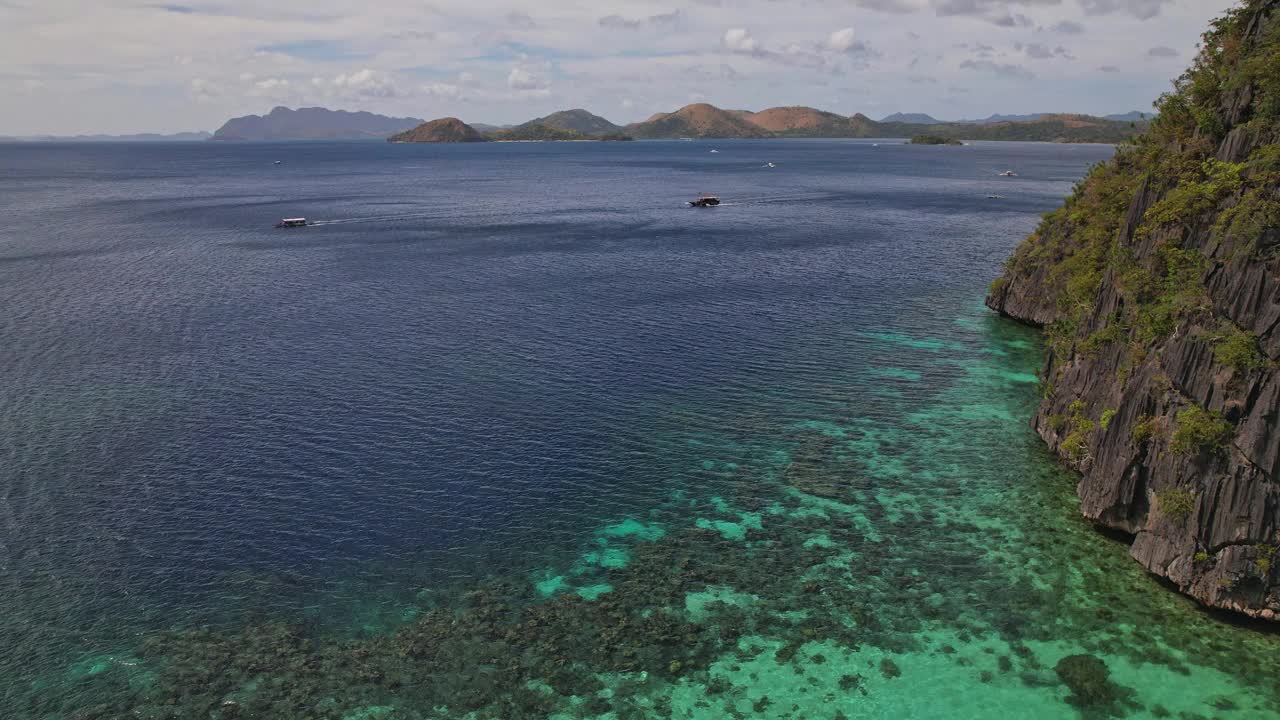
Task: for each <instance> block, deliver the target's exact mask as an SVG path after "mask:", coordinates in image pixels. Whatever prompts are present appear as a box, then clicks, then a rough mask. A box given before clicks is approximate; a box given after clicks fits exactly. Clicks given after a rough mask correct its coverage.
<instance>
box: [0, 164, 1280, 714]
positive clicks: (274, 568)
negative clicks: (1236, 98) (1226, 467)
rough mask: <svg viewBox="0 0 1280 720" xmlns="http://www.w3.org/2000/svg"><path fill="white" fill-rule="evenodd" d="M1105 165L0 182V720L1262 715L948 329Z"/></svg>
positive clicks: (269, 172)
mask: <svg viewBox="0 0 1280 720" xmlns="http://www.w3.org/2000/svg"><path fill="white" fill-rule="evenodd" d="M713 148H714V149H718V150H719V151H720V152H718V153H714V154H712V153H710V152H709V151H710V150H711V149H713ZM1110 152H1111V151H1110V149H1109V148H1105V147H1093V146H1059V145H1041V144H1014V143H1008V144H977V145H974V146H970V147H956V148H951V147H912V146H905V145H901V144H897V143H888V142H881V143H880V144H879V145H877V144H875V143H874V142H872V141H866V142H862V141H858V142H850V141H812V142H810V141H759V142H754V141H739V142H731V141H726V142H720V143H709V142H695V143H682V142H652V143H627V144H583V143H569V144H547V145H528V144H515V145H513V144H503V145H488V146H467V147H460V146H438V147H433V146H410V145H384V144H379V143H363V144H361V143H348V144H281V145H235V144H214V143H203V144H191V145H145V146H144V145H133V146H117V145H88V146H86V145H7V146H0V216H2V217H4V218H5V223H4V225H3V226H0V308H3V312H0V337H2V338H3V343H2V344H0V372H2V373H3V378H4V382H3V383H0V604H2V605H0V607H2V609H3V612H0V647H3V648H5V650H4V651H3V653H2V654H0V703H3V706H4V707H5V708H6V710H5V713H4V714H5V716H6V717H16V718H78V719H82V720H88V719H89V718H115V717H142V718H188V717H190V718H202V719H203V718H244V717H256V718H289V717H298V718H303V717H316V718H336V719H342V720H375V719H381V718H387V719H392V718H406V719H408V718H463V717H470V718H516V717H528V718H540V717H556V718H610V719H619V720H621V719H624V718H668V717H669V718H706V719H710V718H748V717H751V718H779V719H781V718H790V719H793V720H800V719H801V718H809V719H815V718H821V719H832V720H834V719H836V718H946V719H952V718H954V719H963V718H975V719H976V718H992V717H1008V718H1029V717H1037V718H1076V717H1085V718H1102V717H1135V718H1146V717H1152V718H1155V717H1181V718H1188V719H1190V718H1209V717H1214V718H1240V719H1241V720H1251V719H1255V718H1268V717H1280V708H1278V707H1277V697H1278V696H1280V686H1278V685H1277V682H1278V680H1277V678H1278V673H1277V669H1278V668H1277V657H1280V653H1278V651H1280V638H1278V637H1277V636H1276V635H1275V634H1273V633H1269V632H1266V631H1264V630H1263V629H1261V628H1258V627H1246V626H1241V625H1235V624H1232V623H1230V622H1227V621H1226V619H1224V618H1222V617H1217V616H1211V615H1208V614H1206V613H1204V612H1202V611H1201V610H1199V609H1198V608H1197V607H1196V606H1195V605H1194V604H1193V603H1192V602H1190V601H1188V600H1186V599H1184V598H1181V597H1180V596H1178V595H1176V594H1174V593H1172V592H1170V591H1169V590H1168V589H1166V588H1164V587H1162V586H1161V585H1159V584H1158V583H1157V582H1155V581H1154V580H1152V579H1150V578H1149V577H1147V576H1146V575H1145V574H1144V573H1143V572H1142V571H1141V569H1140V568H1139V567H1138V566H1137V565H1136V564H1134V563H1133V562H1132V561H1131V560H1130V559H1129V558H1128V557H1127V555H1126V548H1125V547H1124V545H1123V543H1122V542H1121V541H1118V540H1113V539H1107V538H1104V537H1102V536H1101V535H1099V534H1097V533H1095V532H1094V531H1092V530H1091V529H1090V528H1089V527H1088V526H1087V525H1086V524H1084V523H1083V522H1082V521H1080V520H1078V519H1077V513H1076V509H1075V501H1074V496H1073V492H1072V490H1073V485H1074V479H1073V478H1072V476H1071V475H1070V474H1069V473H1068V472H1066V471H1064V470H1062V469H1060V468H1059V467H1058V466H1057V464H1056V463H1055V462H1054V460H1053V459H1052V458H1051V457H1050V456H1049V455H1048V453H1047V452H1046V451H1045V450H1044V449H1043V447H1042V446H1041V444H1040V442H1039V441H1038V440H1037V439H1036V438H1035V437H1034V435H1033V434H1032V433H1031V431H1030V430H1029V428H1028V426H1027V418H1028V417H1029V415H1030V413H1031V412H1032V409H1033V408H1034V406H1035V404H1036V402H1037V397H1038V387H1037V383H1036V377H1035V372H1036V369H1037V368H1038V366H1039V363H1040V357H1041V349H1040V344H1039V343H1040V340H1039V337H1038V335H1037V334H1036V333H1035V332H1033V331H1031V330H1028V329H1025V328H1022V327H1018V326H1015V325H1013V324H1011V323H1009V322H1007V321H1002V320H1000V319H998V318H996V317H994V316H992V315H991V314H989V313H988V312H987V311H985V310H984V309H983V308H982V306H981V299H982V296H983V293H984V290H985V287H986V284H987V282H988V281H989V280H990V279H991V278H993V277H994V276H995V275H996V274H997V271H998V268H999V265H1000V262H1001V261H1002V260H1003V258H1004V257H1006V256H1007V255H1008V254H1009V252H1010V251H1011V250H1012V248H1013V247H1014V245H1015V244H1016V243H1017V242H1018V241H1019V240H1020V239H1021V238H1022V237H1024V236H1025V235H1026V234H1027V233H1028V232H1029V231H1031V230H1032V229H1033V228H1034V227H1035V225H1036V222H1037V219H1038V214H1039V213H1042V212H1045V211H1047V210H1050V209H1052V208H1053V207H1055V206H1056V205H1057V204H1058V203H1059V202H1060V201H1061V198H1062V197H1063V196H1064V195H1065V194H1066V193H1067V192H1068V191H1069V190H1070V187H1071V184H1072V182H1074V181H1075V180H1076V179H1078V178H1079V177H1080V176H1081V175H1082V174H1083V173H1084V172H1085V170H1086V169H1087V167H1088V166H1089V165H1091V164H1092V163H1094V162H1097V161H1099V160H1102V159H1104V158H1106V157H1107V156H1109V154H1110ZM276 160H281V161H283V162H282V164H280V165H274V164H273V162H274V161H276ZM769 162H773V163H774V164H775V165H776V167H774V168H767V167H764V166H765V164H766V163H769ZM1008 168H1014V169H1016V170H1017V171H1018V172H1019V177H1017V178H1000V177H997V173H998V172H1000V171H1001V170H1004V169H1008ZM701 192H717V193H719V194H721V196H722V197H723V199H724V203H725V204H724V205H723V206H722V207H719V208H715V209H708V210H693V209H689V208H686V207H684V202H685V201H686V200H687V199H690V198H691V197H693V196H696V195H697V194H698V193H701ZM990 195H999V196H1000V197H997V198H990V197H988V196H990ZM285 216H306V217H308V218H310V219H311V220H313V221H321V222H320V224H318V225H316V226H313V227H309V228H304V229H297V230H273V229H272V228H271V225H272V224H273V223H274V222H275V221H276V220H278V219H279V218H281V217H285ZM1064 658H1069V659H1067V660H1064Z"/></svg>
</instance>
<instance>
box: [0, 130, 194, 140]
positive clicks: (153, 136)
mask: <svg viewBox="0 0 1280 720" xmlns="http://www.w3.org/2000/svg"><path fill="white" fill-rule="evenodd" d="M211 137H213V135H212V134H210V133H207V132H184V133H173V134H171V135H162V134H159V133H140V134H137V135H32V136H28V137H0V141H5V142H199V141H202V140H208V139H209V138H211Z"/></svg>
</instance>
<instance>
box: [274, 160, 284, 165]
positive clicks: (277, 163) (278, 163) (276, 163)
mask: <svg viewBox="0 0 1280 720" xmlns="http://www.w3.org/2000/svg"><path fill="white" fill-rule="evenodd" d="M283 162H284V161H283V160H277V161H275V162H273V163H271V164H272V165H280V164H281V163H283Z"/></svg>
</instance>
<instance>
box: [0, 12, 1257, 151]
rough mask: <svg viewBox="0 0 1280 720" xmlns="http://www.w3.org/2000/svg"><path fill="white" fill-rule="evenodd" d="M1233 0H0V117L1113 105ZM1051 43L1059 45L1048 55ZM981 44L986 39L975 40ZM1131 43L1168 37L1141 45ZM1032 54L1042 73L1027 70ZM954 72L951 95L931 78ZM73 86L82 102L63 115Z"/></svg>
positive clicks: (1149, 86)
mask: <svg viewBox="0 0 1280 720" xmlns="http://www.w3.org/2000/svg"><path fill="white" fill-rule="evenodd" d="M1235 2H1236V0H1180V1H1174V0H807V2H804V3H786V2H781V1H780V0H696V1H695V2H675V1H674V0H626V2H622V0H605V2H603V3H596V4H594V5H591V6H589V8H588V9H587V10H586V11H583V7H585V6H582V5H581V4H580V3H577V2H576V0H574V1H572V2H571V0H544V2H543V3H540V4H538V5H537V6H536V9H535V6H531V5H529V3H528V2H527V0H484V1H483V2H474V0H471V1H464V0H432V1H431V2H429V3H424V2H422V0H381V2H379V4H378V12H376V13H371V12H368V10H367V8H365V7H361V6H353V5H351V3H349V2H347V1H346V0H272V2H270V3H263V2H261V0H211V2H209V3H184V5H189V6H190V7H189V8H187V9H186V10H189V11H184V12H175V11H170V10H165V9H164V8H163V7H162V6H161V5H159V4H155V3H147V2H145V1H144V0H99V1H98V2H94V3H74V2H71V0H49V1H48V2H28V1H23V2H17V3H13V2H10V3H7V4H6V3H4V1H3V0H0V16H3V20H2V21H0V93H8V94H10V95H12V96H15V97H17V96H19V95H21V96H22V97H23V102H15V103H10V104H9V105H8V106H6V107H5V112H4V113H0V134H5V135H8V134H27V133H44V132H56V133H59V134H72V133H77V132H143V131H169V130H190V129H201V128H204V129H213V128H216V127H217V126H218V125H220V124H221V123H222V122H223V121H224V120H225V119H226V118H227V117H231V116H237V115H245V114H249V113H262V112H265V111H267V110H269V109H270V107H271V105H272V104H288V105H303V104H305V105H326V106H329V107H335V108H339V107H340V108H343V109H348V110H359V109H366V110H370V111H374V112H380V113H384V114H391V115H400V116H406V115H410V116H414V117H427V116H434V115H445V114H455V115H465V116H466V117H467V118H468V119H474V120H476V121H480V122H496V123H506V122H517V121H522V120H527V119H528V118H529V117H533V116H535V115H539V114H546V113H547V112H550V111H554V110H558V109H562V107H561V106H563V107H586V108H588V109H598V110H608V109H612V111H613V112H616V113H622V114H625V115H626V116H627V117H618V118H611V119H613V120H615V121H625V120H636V119H641V118H643V117H646V116H648V115H649V114H652V113H653V112H656V111H659V110H671V109H674V108H675V107H678V106H679V105H680V104H683V103H684V102H687V101H688V99H689V98H695V97H696V98H704V99H706V100H707V101H709V102H713V103H716V104H717V105H721V106H725V107H751V108H760V107H764V106H767V105H770V104H809V105H815V106H818V107H824V108H829V109H832V110H835V111H839V112H844V113H847V114H852V113H853V112H857V111H859V110H862V109H866V108H871V107H873V103H875V102H881V103H885V105H886V109H887V110H890V111H895V110H903V111H908V112H929V113H930V114H934V115H935V116H939V117H973V116H985V115H988V114H991V113H992V112H1002V113H1015V112H1018V113H1025V112H1043V111H1045V110H1046V109H1055V110H1074V111H1081V112H1100V113H1101V112H1115V111H1122V110H1127V109H1129V108H1130V107H1132V106H1134V105H1135V103H1137V104H1141V103H1144V102H1145V101H1146V100H1148V99H1153V98H1154V97H1155V96H1157V95H1158V94H1159V93H1160V92H1161V91H1162V90H1163V89H1164V88H1167V87H1168V83H1169V79H1170V77H1171V76H1172V75H1174V74H1176V73H1177V70H1178V68H1179V67H1180V66H1182V65H1183V64H1185V63H1186V62H1187V60H1188V58H1190V57H1192V56H1193V55H1194V53H1195V43H1196V41H1197V39H1198V37H1199V35H1200V33H1202V32H1203V31H1204V29H1205V27H1206V26H1207V24H1208V21H1209V20H1210V19H1211V18H1212V17H1214V16H1216V15H1218V14H1220V13H1221V12H1222V11H1223V10H1225V9H1227V8H1228V7H1229V6H1232V5H1234V4H1235ZM1102 15H1105V20H1101V19H1094V18H1095V16H1102ZM602 18H612V19H609V20H606V21H604V22H603V23H602ZM726 18H730V19H728V20H726ZM1086 26H1087V27H1086ZM726 28H728V29H727V30H726ZM855 29H856V32H855V31H854V30H855ZM1134 38H1140V39H1141V41H1142V43H1143V44H1142V45H1141V46H1139V47H1137V48H1135V47H1134ZM1068 39H1069V41H1070V42H1069V45H1070V47H1069V53H1070V55H1072V56H1075V57H1076V58H1077V60H1076V61H1075V62H1061V61H1060V60H1061V59H1062V58H1063V57H1064V53H1065V52H1066V50H1060V49H1059V42H1061V41H1065V40H1068ZM962 43H963V44H966V45H967V46H968V48H967V49H962V48H959V47H958V46H959V45H960V44H962ZM979 43H982V44H985V45H987V46H989V47H990V48H991V49H990V50H988V51H984V54H975V52H974V51H973V50H972V48H974V47H975V46H976V45H977V44H979ZM1017 43H1022V48H1021V49H1018V48H1017V46H1016V45H1017ZM1063 44H1064V45H1065V44H1067V43H1065V42H1064V43H1063ZM1151 47H1165V48H1171V49H1173V50H1176V52H1177V53H1178V55H1177V56H1176V57H1168V58H1151V59H1147V58H1146V56H1145V53H1146V52H1147V49H1148V48H1151ZM1050 55H1052V57H1049V56H1050ZM964 61H974V62H975V63H976V62H978V61H985V62H986V63H989V64H986V65H981V66H976V65H975V66H970V67H962V65H961V63H963V62H964ZM1135 61H1138V62H1135ZM725 63H731V64H732V67H729V66H728V65H726V64H725ZM1019 63H1024V64H1026V67H1025V68H1024V67H1021V66H1020V65H1019ZM1033 67H1034V71H1035V73H1036V75H1037V76H1038V77H1039V78H1040V80H1042V82H1037V83H1028V82H1026V81H1025V79H1024V78H1025V74H1026V73H1028V72H1030V69H1031V68H1033ZM1102 67H1108V68H1123V69H1124V72H1123V75H1122V76H1119V77H1117V76H1115V75H1111V76H1108V75H1106V74H1104V73H1101V72H1099V68H1102ZM978 73H983V74H984V75H985V77H982V78H981V82H977V81H976V78H977V77H978ZM921 77H928V78H931V79H936V80H937V82H936V83H931V84H926V83H918V82H913V81H912V79H913V78H921ZM1120 78H1122V79H1123V81H1124V82H1123V83H1120V82H1116V81H1117V80H1118V79H1120ZM27 80H30V81H32V82H39V83H41V84H42V85H41V86H40V87H39V88H38V89H37V88H34V87H33V86H31V85H30V84H28V83H26V82H25V81H27ZM930 85H936V87H930ZM954 87H969V88H970V91H969V92H968V93H960V92H953V91H947V92H941V90H942V89H943V88H954ZM1135 95H1137V97H1135ZM139 98H145V108H144V109H145V112H139ZM622 98H627V99H630V100H631V101H632V104H630V105H624V104H623V103H622V100H621V99H622ZM71 99H74V100H75V101H76V102H78V103H81V104H83V105H85V106H86V107H91V108H93V112H86V113H66V112H65V110H64V108H65V107H66V104H67V103H68V102H69V101H70V100H71Z"/></svg>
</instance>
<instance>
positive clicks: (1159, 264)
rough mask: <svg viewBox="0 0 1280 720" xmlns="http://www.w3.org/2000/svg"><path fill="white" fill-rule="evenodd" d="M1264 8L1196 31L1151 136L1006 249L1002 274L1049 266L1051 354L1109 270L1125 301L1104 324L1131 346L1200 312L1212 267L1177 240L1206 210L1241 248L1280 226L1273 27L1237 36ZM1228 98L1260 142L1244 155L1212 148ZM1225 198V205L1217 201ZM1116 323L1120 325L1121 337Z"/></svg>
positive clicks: (1074, 328)
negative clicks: (1143, 251)
mask: <svg viewBox="0 0 1280 720" xmlns="http://www.w3.org/2000/svg"><path fill="white" fill-rule="evenodd" d="M1263 4H1265V3H1263V2H1260V1H1258V0H1254V1H1251V2H1247V3H1245V4H1244V5H1242V6H1241V7H1238V8H1236V9H1235V10H1232V11H1231V12H1229V13H1228V14H1227V15H1226V16H1224V17H1223V18H1221V19H1219V20H1217V21H1216V22H1215V23H1214V24H1213V27H1212V29H1211V30H1210V31H1209V32H1208V33H1206V34H1205V36H1204V47H1203V50H1202V51H1201V53H1200V56H1199V57H1198V58H1197V60H1196V63H1195V65H1194V66H1193V67H1192V68H1191V69H1190V70H1188V71H1187V73H1185V74H1184V75H1183V76H1182V77H1181V78H1179V80H1178V81H1177V82H1176V83H1175V89H1174V91H1173V92H1170V93H1167V94H1165V95H1164V96H1163V97H1161V99H1160V101H1159V103H1158V107H1159V116H1158V117H1157V119H1156V120H1155V121H1154V122H1153V123H1152V124H1151V128H1150V130H1149V132H1147V133H1146V134H1145V135H1141V136H1138V137H1136V138H1135V139H1134V141H1133V142H1132V143H1131V144H1128V145H1124V146H1122V147H1121V148H1120V149H1119V151H1118V152H1117V154H1116V156H1115V158H1113V159H1112V160H1111V161H1110V162H1107V163H1103V164H1101V165H1099V166H1097V167H1095V168H1094V169H1093V170H1092V171H1091V172H1090V173H1089V175H1088V176H1087V177H1086V178H1085V179H1084V180H1083V181H1081V182H1080V183H1079V184H1078V185H1077V186H1076V188H1075V191H1074V192H1073V193H1072V195H1071V196H1070V197H1069V198H1068V199H1067V201H1066V204H1065V205H1064V207H1062V208H1060V209H1059V210H1056V211H1054V212H1053V213H1050V214H1049V215H1048V216H1046V218H1045V220H1044V222H1043V223H1041V225H1040V228H1039V229H1038V230H1037V231H1036V233H1035V234H1034V235H1032V236H1031V237H1030V238H1029V239H1028V240H1027V241H1026V242H1025V243H1023V244H1022V246H1020V247H1019V248H1018V250H1017V251H1016V252H1015V254H1014V256H1013V258H1012V259H1011V260H1010V261H1009V263H1008V269H1009V270H1010V271H1011V272H1015V273H1026V272H1028V271H1034V270H1036V269H1039V268H1045V269H1047V273H1046V278H1045V279H1046V280H1047V281H1048V288H1049V292H1050V294H1051V295H1052V296H1053V297H1054V298H1055V304H1056V307H1057V311H1058V318H1057V320H1056V321H1055V322H1054V323H1053V324H1052V325H1051V327H1050V336H1051V338H1052V339H1053V341H1054V343H1055V346H1056V347H1057V348H1058V349H1059V350H1061V349H1064V348H1065V346H1067V345H1069V344H1070V343H1072V342H1074V341H1076V340H1083V339H1084V338H1080V337H1078V334H1079V331H1080V329H1081V328H1082V327H1083V326H1084V323H1085V320H1086V319H1087V318H1088V317H1089V316H1090V315H1091V313H1092V312H1093V310H1094V301H1095V298H1096V295H1097V292H1098V289H1099V287H1100V286H1101V284H1102V282H1103V279H1104V277H1105V276H1107V275H1108V273H1110V274H1112V276H1113V277H1114V279H1115V281H1116V284H1117V287H1118V288H1119V290H1120V292H1121V294H1122V295H1123V298H1124V300H1125V304H1124V307H1123V309H1122V311H1121V312H1120V314H1119V316H1118V317H1115V318H1114V319H1113V322H1115V323H1118V324H1119V327H1120V328H1121V331H1116V332H1114V333H1112V334H1111V335H1108V336H1107V337H1108V338H1112V339H1115V340H1119V339H1121V338H1122V337H1123V336H1125V335H1129V336H1131V337H1132V338H1133V339H1134V340H1136V341H1137V342H1139V343H1144V344H1146V343H1152V342H1155V341H1158V340H1161V339H1163V338H1164V337H1167V336H1168V335H1169V334H1171V333H1172V332H1173V331H1174V330H1175V329H1176V328H1177V326H1178V324H1179V323H1180V321H1182V320H1183V319H1185V318H1186V317H1187V316H1188V315H1190V314H1192V313H1194V312H1196V311H1200V310H1205V309H1207V307H1206V302H1207V298H1206V297H1205V294H1204V292H1203V279H1204V278H1203V276H1204V274H1205V273H1206V272H1207V271H1208V270H1209V269H1210V267H1209V264H1208V263H1207V261H1206V260H1205V258H1204V257H1203V256H1202V255H1201V254H1200V253H1199V252H1198V251H1197V250H1196V249H1195V248H1184V247H1182V239H1183V237H1184V236H1186V235H1188V234H1190V233H1191V232H1192V231H1193V230H1194V229H1196V227H1198V225H1201V224H1204V222H1205V220H1206V216H1207V215H1209V214H1211V213H1214V212H1215V211H1218V210H1221V213H1220V214H1219V215H1218V217H1217V221H1216V225H1215V224H1214V223H1210V225H1211V226H1213V227H1214V229H1215V230H1216V231H1218V232H1219V233H1222V234H1225V233H1228V232H1230V233H1232V234H1234V235H1237V236H1238V235H1240V234H1241V233H1244V234H1245V235H1247V236H1249V237H1248V243H1249V245H1250V248H1249V249H1250V252H1252V253H1255V254H1257V253H1261V252H1263V251H1265V250H1268V249H1269V248H1263V247H1260V246H1259V245H1258V243H1259V242H1260V241H1261V240H1262V239H1263V237H1264V235H1265V230H1267V229H1268V228H1273V227H1275V226H1276V225H1277V224H1280V223H1277V221H1280V198H1277V196H1276V195H1277V194H1276V188H1277V185H1278V184H1280V144H1277V143H1276V141H1277V140H1280V33H1277V29H1276V23H1274V22H1271V23H1269V27H1268V29H1267V32H1265V33H1264V36H1263V37H1262V39H1261V40H1260V41H1259V42H1258V43H1257V44H1256V45H1252V44H1249V43H1245V42H1242V36H1243V35H1245V32H1246V30H1247V27H1246V26H1247V24H1248V23H1249V22H1250V21H1251V18H1253V17H1254V14H1255V13H1256V11H1257V9H1258V7H1260V6H1261V5H1263ZM1231 93H1236V94H1243V95H1248V96H1250V97H1252V98H1253V101H1252V106H1251V107H1250V112H1249V117H1248V118H1247V120H1246V121H1245V122H1243V123H1240V124H1236V125H1235V126H1236V127H1239V128H1243V129H1244V130H1246V131H1247V132H1248V133H1249V134H1250V135H1251V136H1253V137H1255V138H1263V139H1266V140H1270V141H1271V142H1266V143H1263V144H1261V145H1259V146H1258V147H1256V149H1254V150H1253V151H1252V152H1251V153H1250V154H1249V155H1248V156H1247V157H1246V158H1245V159H1244V160H1243V161H1242V162H1226V161H1223V160H1220V159H1218V158H1217V157H1216V156H1215V155H1216V153H1217V150H1218V147H1219V145H1220V144H1221V143H1222V141H1223V140H1224V139H1225V135H1226V121H1225V120H1224V119H1223V118H1222V117H1221V115H1222V106H1223V105H1224V103H1225V104H1227V105H1228V106H1229V105H1230V104H1231V102H1232V98H1231V97H1229V96H1228V95H1229V94H1231ZM1139 193H1143V194H1144V195H1148V196H1151V197H1158V198H1159V199H1158V200H1157V201H1155V202H1154V203H1153V204H1151V205H1150V207H1149V208H1147V209H1146V211H1145V213H1144V214H1143V215H1142V216H1141V220H1140V222H1139V224H1138V225H1137V231H1136V233H1134V236H1133V237H1126V236H1125V233H1122V232H1121V229H1122V226H1123V225H1124V223H1125V221H1126V219H1127V214H1128V212H1129V211H1130V205H1131V204H1132V201H1133V199H1134V196H1135V195H1138V194H1139ZM1224 204H1225V207H1224ZM1143 241H1150V242H1153V243H1154V245H1155V249H1156V252H1155V253H1154V255H1153V256H1152V257H1151V258H1147V259H1146V260H1145V261H1144V262H1138V261H1137V260H1135V257H1134V245H1135V244H1137V243H1139V242H1143ZM1123 330H1128V331H1130V332H1128V333H1125V332H1123Z"/></svg>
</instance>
